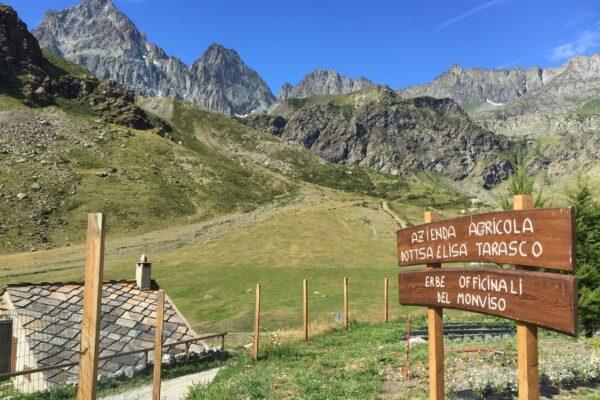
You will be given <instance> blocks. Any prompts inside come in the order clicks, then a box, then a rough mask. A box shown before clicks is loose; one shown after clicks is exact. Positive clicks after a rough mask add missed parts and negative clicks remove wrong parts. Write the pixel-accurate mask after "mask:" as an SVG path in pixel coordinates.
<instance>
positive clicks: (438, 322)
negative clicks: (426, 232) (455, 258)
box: [425, 211, 444, 400]
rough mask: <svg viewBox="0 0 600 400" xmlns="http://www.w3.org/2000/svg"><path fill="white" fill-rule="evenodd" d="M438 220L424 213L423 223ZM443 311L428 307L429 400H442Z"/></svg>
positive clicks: (435, 215)
mask: <svg viewBox="0 0 600 400" xmlns="http://www.w3.org/2000/svg"><path fill="white" fill-rule="evenodd" d="M439 219H440V215H439V214H438V213H437V212H436V211H426V212H425V223H430V222H435V221H437V220H439ZM440 267H441V264H439V263H434V264H427V268H440ZM443 310H444V309H443V308H442V307H428V310H427V319H428V336H429V399H430V400H441V399H443V398H444V311H443Z"/></svg>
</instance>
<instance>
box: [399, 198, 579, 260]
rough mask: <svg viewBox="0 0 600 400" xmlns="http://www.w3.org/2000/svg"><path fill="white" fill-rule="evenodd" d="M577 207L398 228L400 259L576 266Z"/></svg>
mask: <svg viewBox="0 0 600 400" xmlns="http://www.w3.org/2000/svg"><path fill="white" fill-rule="evenodd" d="M573 219H574V213H573V208H572V207H566V208H538V209H528V210H519V211H501V212H494V213H487V214H478V215H471V216H465V217H459V218H453V219H448V220H444V221H438V222H432V223H429V224H424V225H419V226H415V227H411V228H407V229H402V230H399V231H398V264H399V265H400V266H408V265H419V264H426V263H453V262H488V263H501V264H520V265H528V266H533V267H544V268H552V269H559V270H564V271H573V270H574V269H575V257H574V254H575V250H574V243H575V238H574V236H575V231H574V225H575V224H574V220H573Z"/></svg>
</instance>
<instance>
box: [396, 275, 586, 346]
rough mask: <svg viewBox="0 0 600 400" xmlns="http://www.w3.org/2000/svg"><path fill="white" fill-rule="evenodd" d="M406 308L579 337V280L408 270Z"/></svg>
mask: <svg viewBox="0 0 600 400" xmlns="http://www.w3.org/2000/svg"><path fill="white" fill-rule="evenodd" d="M398 287H399V291H400V303H401V304H413V305H421V306H440V307H444V308H455V309H461V310H469V311H475V312H479V313H484V314H491V315H497V316H500V317H505V318H510V319H513V320H516V321H520V322H525V323H531V324H535V325H539V326H542V327H545V328H549V329H553V330H556V331H559V332H564V333H567V334H570V335H574V336H576V335H577V278H575V277H574V276H571V275H561V274H553V273H544V272H533V271H515V270H500V269H498V270H495V269H481V268H460V269H429V270H418V271H404V272H401V273H400V274H399V276H398Z"/></svg>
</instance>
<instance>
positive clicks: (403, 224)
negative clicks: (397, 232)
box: [381, 201, 408, 229]
mask: <svg viewBox="0 0 600 400" xmlns="http://www.w3.org/2000/svg"><path fill="white" fill-rule="evenodd" d="M381 208H382V209H383V211H385V212H386V213H388V214H389V215H390V216H391V217H392V218H393V219H394V221H396V223H397V224H398V226H400V228H402V229H404V228H406V227H408V222H406V220H404V219H402V218H400V216H399V215H398V214H396V213H395V212H393V211H392V209H391V208H390V207H389V206H388V203H387V201H382V202H381Z"/></svg>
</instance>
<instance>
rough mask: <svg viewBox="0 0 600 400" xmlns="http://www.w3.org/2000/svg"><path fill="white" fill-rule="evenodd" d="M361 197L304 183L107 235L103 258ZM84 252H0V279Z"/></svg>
mask: <svg viewBox="0 0 600 400" xmlns="http://www.w3.org/2000/svg"><path fill="white" fill-rule="evenodd" d="M358 200H364V199H362V198H360V197H359V196H352V195H345V196H340V195H339V194H336V193H335V192H334V191H331V190H327V189H321V188H316V189H315V188H313V187H304V188H302V189H301V192H300V193H299V194H298V196H297V197H296V198H295V199H294V200H293V201H291V202H290V203H287V204H281V203H278V202H274V203H270V204H267V205H265V206H263V207H260V208H258V209H256V210H254V211H251V212H248V213H237V214H231V215H227V216H222V217H218V218H215V219H212V220H209V221H202V222H196V223H192V224H188V225H179V226H175V227H170V228H166V229H162V230H156V231H152V232H148V233H145V234H142V235H137V236H131V237H124V238H117V239H110V238H109V239H108V240H107V246H106V255H105V259H106V260H107V261H110V260H111V259H112V258H115V257H117V256H119V257H121V256H123V255H129V254H130V255H131V258H132V260H135V259H137V257H139V255H140V254H145V253H152V254H153V256H154V257H156V256H157V255H158V254H160V253H162V252H164V251H167V250H170V249H173V248H178V247H182V246H184V245H189V244H193V243H210V241H212V240H214V239H215V238H218V237H220V236H223V235H225V234H227V233H229V232H232V231H235V230H238V229H245V228H248V227H250V226H253V225H256V224H260V223H264V222H266V221H269V220H272V219H273V218H276V217H279V216H282V215H286V214H290V213H294V212H297V211H300V210H305V209H307V208H321V207H331V206H335V207H345V206H351V205H352V204H355V203H356V201H358ZM84 255H85V245H84V244H83V243H82V244H78V245H74V246H70V247H62V248H56V249H51V250H46V251H39V252H34V253H18V254H8V255H0V282H3V281H4V282H9V281H16V280H18V281H24V280H27V279H32V280H35V278H34V277H35V275H40V274H46V273H48V272H50V271H68V270H72V269H76V268H81V265H82V262H83V260H84Z"/></svg>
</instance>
